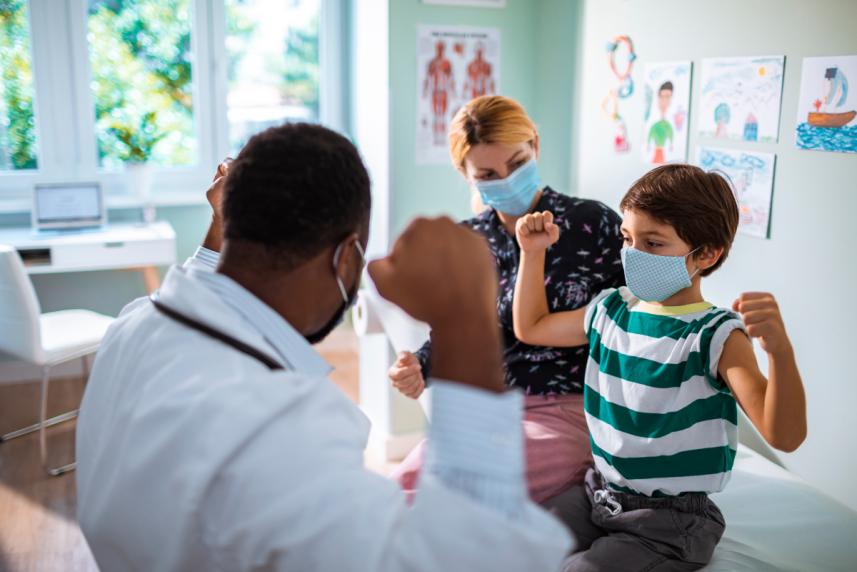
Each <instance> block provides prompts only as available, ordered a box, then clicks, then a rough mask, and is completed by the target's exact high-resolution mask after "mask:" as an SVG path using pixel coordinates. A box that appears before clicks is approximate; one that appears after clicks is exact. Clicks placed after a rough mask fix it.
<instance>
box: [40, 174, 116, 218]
mask: <svg viewBox="0 0 857 572" xmlns="http://www.w3.org/2000/svg"><path fill="white" fill-rule="evenodd" d="M35 198H36V201H35V202H36V205H35V206H36V222H37V224H38V225H40V226H41V225H48V226H51V227H58V226H66V225H67V226H70V227H74V226H83V225H100V224H101V223H102V222H103V221H102V205H101V188H100V187H99V186H98V184H95V183H82V184H73V185H71V184H69V185H45V186H37V187H36V197H35Z"/></svg>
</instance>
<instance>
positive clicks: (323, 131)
mask: <svg viewBox="0 0 857 572" xmlns="http://www.w3.org/2000/svg"><path fill="white" fill-rule="evenodd" d="M223 192H224V198H223V223H224V237H225V238H226V239H227V240H229V241H234V242H236V243H238V242H243V243H255V244H256V245H260V246H263V247H264V251H265V258H266V259H267V260H266V261H265V262H266V263H269V264H273V265H274V266H275V267H276V269H277V270H291V269H293V268H296V267H298V266H300V265H301V264H302V263H304V262H306V261H307V260H309V259H310V258H312V257H313V256H316V255H317V254H318V253H319V252H321V251H322V250H324V249H325V248H328V247H329V246H331V245H333V244H336V243H337V242H339V241H341V240H343V239H344V238H345V237H346V236H347V235H348V234H350V233H352V232H358V231H360V230H362V229H363V228H365V225H367V224H368V221H369V211H370V208H371V194H370V190H369V174H368V173H367V172H366V168H365V167H364V166H363V162H362V161H361V160H360V155H359V154H358V152H357V149H356V148H355V147H354V145H352V144H351V142H350V141H348V139H346V138H345V137H343V136H342V135H339V134H338V133H335V132H333V131H331V130H330V129H327V128H324V127H321V126H320V125H313V124H309V123H288V124H285V125H281V126H278V127H271V128H270V129H267V130H265V131H263V132H261V133H259V134H257V135H254V136H253V137H251V138H250V140H249V141H248V142H247V144H246V145H245V146H244V148H243V149H241V152H240V153H239V154H238V157H237V158H236V159H235V160H234V161H233V162H232V163H231V164H230V165H229V174H228V175H227V177H226V183H225V185H224V191H223Z"/></svg>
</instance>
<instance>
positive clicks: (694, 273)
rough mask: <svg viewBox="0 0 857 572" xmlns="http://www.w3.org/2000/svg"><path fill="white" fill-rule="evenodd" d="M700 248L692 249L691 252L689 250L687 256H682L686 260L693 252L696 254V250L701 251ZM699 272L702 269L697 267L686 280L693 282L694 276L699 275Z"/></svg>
mask: <svg viewBox="0 0 857 572" xmlns="http://www.w3.org/2000/svg"><path fill="white" fill-rule="evenodd" d="M701 248H702V247H701V246H697V247H696V248H694V249H693V250H691V251H690V252H688V253H687V254H685V256H684V257H685V259H687V257H688V256H690V255H691V254H693V253H694V252H696V251H697V250H699V249H701ZM701 271H702V269H701V268H699V267H697V269H696V270H695V271H694V272H693V274H690V275H688V278H690V279H691V280H693V278H694V276H696V275H697V274H699V273H700V272H701Z"/></svg>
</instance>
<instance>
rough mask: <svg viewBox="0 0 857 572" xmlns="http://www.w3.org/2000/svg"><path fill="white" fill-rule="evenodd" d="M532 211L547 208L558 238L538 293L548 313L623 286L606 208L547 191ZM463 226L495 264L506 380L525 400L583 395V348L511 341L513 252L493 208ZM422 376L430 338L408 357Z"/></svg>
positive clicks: (614, 218) (615, 231) (615, 223)
mask: <svg viewBox="0 0 857 572" xmlns="http://www.w3.org/2000/svg"><path fill="white" fill-rule="evenodd" d="M533 210H534V211H550V212H552V213H553V215H554V222H555V223H556V224H557V225H559V227H560V237H559V240H558V241H557V243H556V244H554V245H553V246H551V247H550V248H549V249H548V251H547V256H546V259H545V288H547V295H548V306H549V307H550V310H551V311H552V312H560V311H564V310H575V309H577V308H580V307H582V306H585V305H586V304H587V303H588V302H589V300H590V299H591V298H592V297H593V296H595V295H596V294H598V293H599V292H600V291H601V290H604V289H605V288H614V287H618V286H623V285H624V284H625V278H624V275H623V273H622V262H621V260H620V251H621V249H622V233H621V232H620V231H619V227H620V226H621V223H622V219H621V218H620V217H619V215H618V214H616V212H614V211H613V210H611V209H610V208H608V207H607V206H606V205H604V204H602V203H600V202H598V201H592V200H586V199H579V198H575V197H570V196H568V195H563V194H560V193H557V192H556V191H554V190H552V189H550V188H549V187H546V188H545V189H544V191H543V192H542V196H541V198H540V199H539V202H538V204H537V205H536V207H535V209H533ZM462 224H465V225H467V226H469V227H471V228H472V229H474V230H476V231H477V232H480V233H482V234H483V235H485V237H486V238H487V239H488V244H489V247H490V248H491V252H492V254H493V255H494V258H495V260H496V262H497V270H498V273H499V277H500V285H499V286H500V288H499V292H498V298H497V312H498V314H499V318H500V328H501V330H502V336H503V344H504V348H505V349H504V354H503V361H504V366H505V368H506V372H505V373H506V383H507V385H509V386H515V387H519V388H521V389H523V390H524V392H525V393H526V394H527V395H556V394H560V395H564V394H569V393H580V392H582V391H583V373H584V371H585V369H586V361H587V355H588V353H587V347H586V346H579V347H574V348H553V347H541V346H531V345H528V344H525V343H523V342H521V341H518V339H516V338H515V333H514V331H513V329H512V296H513V294H514V291H515V279H516V277H517V275H518V262H519V260H520V248H519V247H518V242H517V240H515V237H514V236H511V235H510V234H509V233H508V232H507V231H506V228H505V227H504V226H503V223H502V222H501V221H500V217H499V216H497V213H496V211H495V210H494V209H490V208H489V209H486V210H485V211H484V212H483V213H482V214H480V215H479V216H477V217H475V218H472V219H469V220H466V221H464V222H463V223H462ZM415 355H416V357H417V359H419V361H420V364H421V365H422V370H423V377H424V378H425V379H428V378H429V372H430V369H431V341H429V342H426V344H425V345H423V347H422V348H420V349H419V350H418V351H417V352H416V353H415Z"/></svg>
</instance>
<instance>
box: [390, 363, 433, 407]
mask: <svg viewBox="0 0 857 572" xmlns="http://www.w3.org/2000/svg"><path fill="white" fill-rule="evenodd" d="M387 375H388V376H389V377H390V381H391V382H392V384H393V387H395V388H396V389H398V390H399V392H400V393H401V394H402V395H404V396H405V397H410V398H411V399H416V398H417V397H419V396H420V395H421V394H422V392H423V390H424V389H425V387H426V383H425V380H424V379H423V370H422V366H420V362H419V360H417V357H416V356H415V355H414V354H412V353H411V352H399V356H398V359H397V360H396V363H394V364H393V365H392V366H391V367H390V370H389V371H388V372H387Z"/></svg>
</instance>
